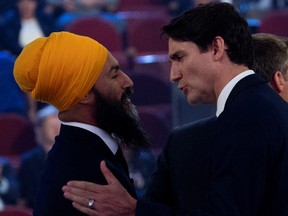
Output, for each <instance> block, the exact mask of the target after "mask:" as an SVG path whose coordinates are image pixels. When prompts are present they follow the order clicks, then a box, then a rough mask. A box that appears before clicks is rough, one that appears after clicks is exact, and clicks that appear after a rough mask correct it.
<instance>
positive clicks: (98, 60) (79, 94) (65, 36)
mask: <svg viewBox="0 0 288 216" xmlns="http://www.w3.org/2000/svg"><path fill="white" fill-rule="evenodd" d="M107 55H108V50H107V49H106V48H105V47H104V46H103V45H101V44H100V43H98V42H97V41H95V40H93V39H91V38H89V37H84V36H79V35H75V34H72V33H68V32H57V33H52V34H51V35H50V36H49V37H43V38H39V39H36V40H34V41H33V42H31V43H30V44H28V45H27V46H25V47H24V49H23V51H22V52H21V54H20V55H19V57H18V58H17V59H16V61H15V65H14V77H15V80H16V82H17V83H18V85H19V87H20V88H21V89H22V90H23V91H24V92H31V95H32V97H33V98H34V99H35V100H37V101H42V102H46V103H50V104H52V105H54V106H55V107H56V108H57V109H58V110H59V111H65V110H67V109H69V108H70V107H72V106H74V105H75V104H77V103H79V102H80V101H81V100H82V99H83V98H84V96H85V95H86V94H87V93H88V92H89V90H90V89H91V88H92V87H93V85H94V84H95V83H96V81H97V79H98V77H99V75H100V73H101V71H102V69H103V66H104V64H105V62H106V59H107Z"/></svg>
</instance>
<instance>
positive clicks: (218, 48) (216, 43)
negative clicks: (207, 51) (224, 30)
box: [212, 36, 225, 61]
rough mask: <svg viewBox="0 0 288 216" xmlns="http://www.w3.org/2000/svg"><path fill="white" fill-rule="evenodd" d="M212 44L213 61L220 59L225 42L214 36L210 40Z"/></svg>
mask: <svg viewBox="0 0 288 216" xmlns="http://www.w3.org/2000/svg"><path fill="white" fill-rule="evenodd" d="M212 46H213V47H212V48H213V51H214V60H215V61H219V60H221V59H222V57H223V55H224V52H225V42H224V40H223V38H221V37H219V36H217V37H215V38H214V40H213V42H212Z"/></svg>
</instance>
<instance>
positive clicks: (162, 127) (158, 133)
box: [137, 105, 171, 158]
mask: <svg viewBox="0 0 288 216" xmlns="http://www.w3.org/2000/svg"><path fill="white" fill-rule="evenodd" d="M167 109H168V110H170V108H169V107H167V106H165V105H156V106H139V107H137V110H138V113H139V116H140V118H141V121H142V122H143V125H144V127H145V129H146V131H147V132H148V134H149V135H150V137H151V143H152V148H151V150H152V153H153V155H154V157H155V158H157V157H158V156H159V154H160V153H161V151H162V149H163V147H164V145H165V143H166V141H167V138H168V135H169V133H170V130H171V121H170V117H169V116H167V115H166V114H167ZM169 112H170V111H169Z"/></svg>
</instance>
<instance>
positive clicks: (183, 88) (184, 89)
mask: <svg viewBox="0 0 288 216" xmlns="http://www.w3.org/2000/svg"><path fill="white" fill-rule="evenodd" d="M178 88H179V89H180V90H181V91H182V92H183V94H184V95H187V94H188V90H187V88H186V87H178Z"/></svg>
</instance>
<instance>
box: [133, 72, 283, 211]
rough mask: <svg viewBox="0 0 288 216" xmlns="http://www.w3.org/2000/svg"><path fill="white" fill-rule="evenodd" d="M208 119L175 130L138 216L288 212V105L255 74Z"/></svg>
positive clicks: (246, 78) (238, 86) (138, 205)
mask: <svg viewBox="0 0 288 216" xmlns="http://www.w3.org/2000/svg"><path fill="white" fill-rule="evenodd" d="M205 121H208V123H205V122H202V123H199V124H194V125H192V126H191V125H190V126H188V128H187V127H186V128H184V129H182V130H178V131H175V132H174V133H172V135H171V137H170V139H169V140H168V143H167V146H166V147H165V150H164V152H163V154H162V155H161V156H160V158H159V161H158V162H159V165H158V171H157V172H156V173H155V174H154V177H153V178H152V181H151V185H150V189H149V190H148V193H147V197H148V200H149V199H150V200H152V201H153V202H154V203H153V204H152V203H149V202H147V200H146V201H144V200H143V201H138V202H137V209H136V215H137V216H142V215H145V216H146V215H147V216H148V215H149V216H153V215H157V216H159V215H185V216H188V215H189V216H192V215H193V216H196V215H199V216H200V215H206V216H209V215H211V216H212V215H219V216H240V215H241V216H266V215H267V216H268V215H271V216H286V215H288V106H287V103H286V102H285V101H284V100H283V99H282V98H280V96H279V95H277V93H275V92H274V91H273V90H272V89H271V88H270V87H269V86H268V85H267V84H265V83H264V81H263V80H262V79H261V78H259V77H258V76H257V75H249V76H247V77H245V78H243V79H242V80H240V81H239V82H238V83H237V84H236V86H235V87H234V88H233V90H232V92H231V94H230V95H229V97H228V99H227V101H226V104H225V108H224V111H223V112H222V113H221V114H220V115H219V117H218V118H217V119H216V120H215V121H213V120H211V119H210V120H205ZM201 128H202V129H201ZM189 133H190V135H189ZM181 137H182V138H181ZM177 145H179V150H177ZM180 148H182V150H180ZM189 165H190V166H189ZM169 171H170V172H169ZM157 179H158V180H157ZM159 179H162V180H159ZM165 179H166V181H165ZM161 182H162V183H161ZM161 184H162V185H161ZM161 194H163V195H161ZM155 202H156V203H155ZM157 202H158V203H162V204H166V205H170V206H176V207H180V208H179V209H178V208H173V207H168V206H164V205H160V204H157Z"/></svg>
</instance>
